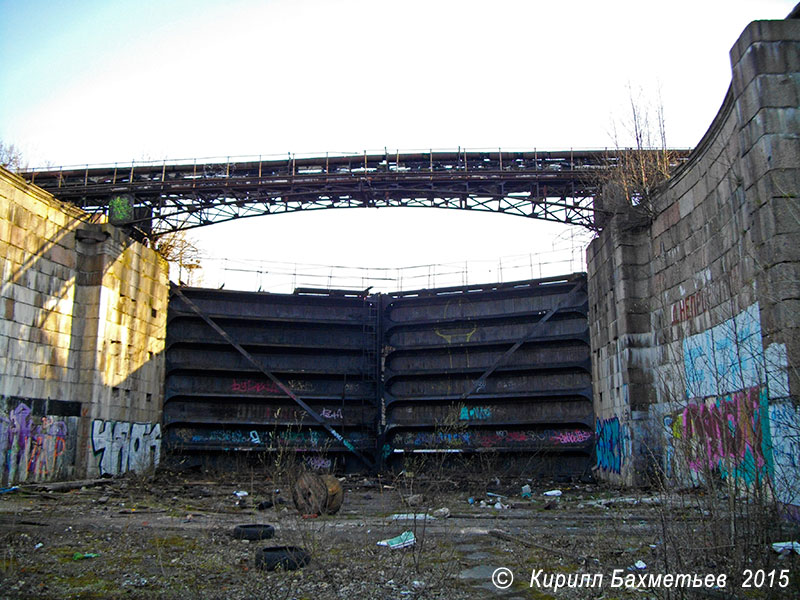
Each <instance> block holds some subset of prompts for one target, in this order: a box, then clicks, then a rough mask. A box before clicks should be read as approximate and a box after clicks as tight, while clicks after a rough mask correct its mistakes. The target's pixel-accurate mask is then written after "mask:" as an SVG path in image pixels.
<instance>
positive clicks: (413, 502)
mask: <svg viewBox="0 0 800 600" xmlns="http://www.w3.org/2000/svg"><path fill="white" fill-rule="evenodd" d="M406 503H407V504H408V505H409V506H419V505H420V504H422V494H411V495H410V496H409V497H408V498H406Z"/></svg>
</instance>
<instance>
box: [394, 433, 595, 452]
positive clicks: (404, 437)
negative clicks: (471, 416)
mask: <svg viewBox="0 0 800 600" xmlns="http://www.w3.org/2000/svg"><path fill="white" fill-rule="evenodd" d="M591 439H592V433H591V432H590V431H585V430H582V429H569V430H555V429H543V430H528V431H505V430H499V431H459V432H454V433H452V432H444V431H434V432H427V431H420V432H406V433H402V434H399V435H398V436H397V437H396V438H395V442H396V443H397V444H399V445H401V446H404V447H411V446H416V447H425V448H437V447H445V448H496V447H503V446H505V447H508V446H521V447H530V446H537V445H542V444H578V443H581V444H582V443H585V442H587V441H589V440H591Z"/></svg>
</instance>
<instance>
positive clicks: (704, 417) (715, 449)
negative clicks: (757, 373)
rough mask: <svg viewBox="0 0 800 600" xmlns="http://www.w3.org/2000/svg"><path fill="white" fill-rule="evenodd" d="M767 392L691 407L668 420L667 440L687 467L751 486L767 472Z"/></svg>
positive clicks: (749, 392)
mask: <svg viewBox="0 0 800 600" xmlns="http://www.w3.org/2000/svg"><path fill="white" fill-rule="evenodd" d="M767 404H768V398H767V390H766V388H762V387H754V388H750V389H747V390H742V391H739V392H735V393H733V394H727V395H725V396H720V397H715V398H708V399H706V400H705V401H704V402H700V403H692V404H690V405H689V406H687V407H686V408H685V409H683V411H681V412H680V413H678V414H676V415H674V416H673V420H672V436H673V438H674V439H676V440H684V441H685V443H684V444H683V446H682V449H683V452H684V454H685V456H686V459H687V464H688V466H689V469H691V470H692V471H694V472H696V473H702V472H703V471H707V470H718V471H719V473H720V474H721V475H722V476H723V477H727V476H729V475H733V476H735V477H740V478H742V479H743V480H744V481H745V482H746V483H748V484H752V483H754V482H756V481H762V480H763V478H764V477H766V476H768V474H769V472H771V470H772V464H771V461H772V455H771V452H770V446H771V441H770V440H771V435H770V431H769V415H768V412H767Z"/></svg>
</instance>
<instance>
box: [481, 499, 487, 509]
mask: <svg viewBox="0 0 800 600" xmlns="http://www.w3.org/2000/svg"><path fill="white" fill-rule="evenodd" d="M480 506H481V508H486V501H485V500H481V503H480Z"/></svg>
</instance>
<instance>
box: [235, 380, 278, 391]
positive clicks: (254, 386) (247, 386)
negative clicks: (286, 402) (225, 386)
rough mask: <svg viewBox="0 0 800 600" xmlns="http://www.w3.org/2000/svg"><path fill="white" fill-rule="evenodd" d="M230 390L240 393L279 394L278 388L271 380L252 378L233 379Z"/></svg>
mask: <svg viewBox="0 0 800 600" xmlns="http://www.w3.org/2000/svg"><path fill="white" fill-rule="evenodd" d="M231 391H232V392H239V393H240V394H263V393H267V394H279V393H280V391H281V390H280V389H279V388H278V386H277V385H275V384H274V383H273V382H271V381H254V380H252V379H242V380H237V379H234V380H233V383H232V384H231Z"/></svg>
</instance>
